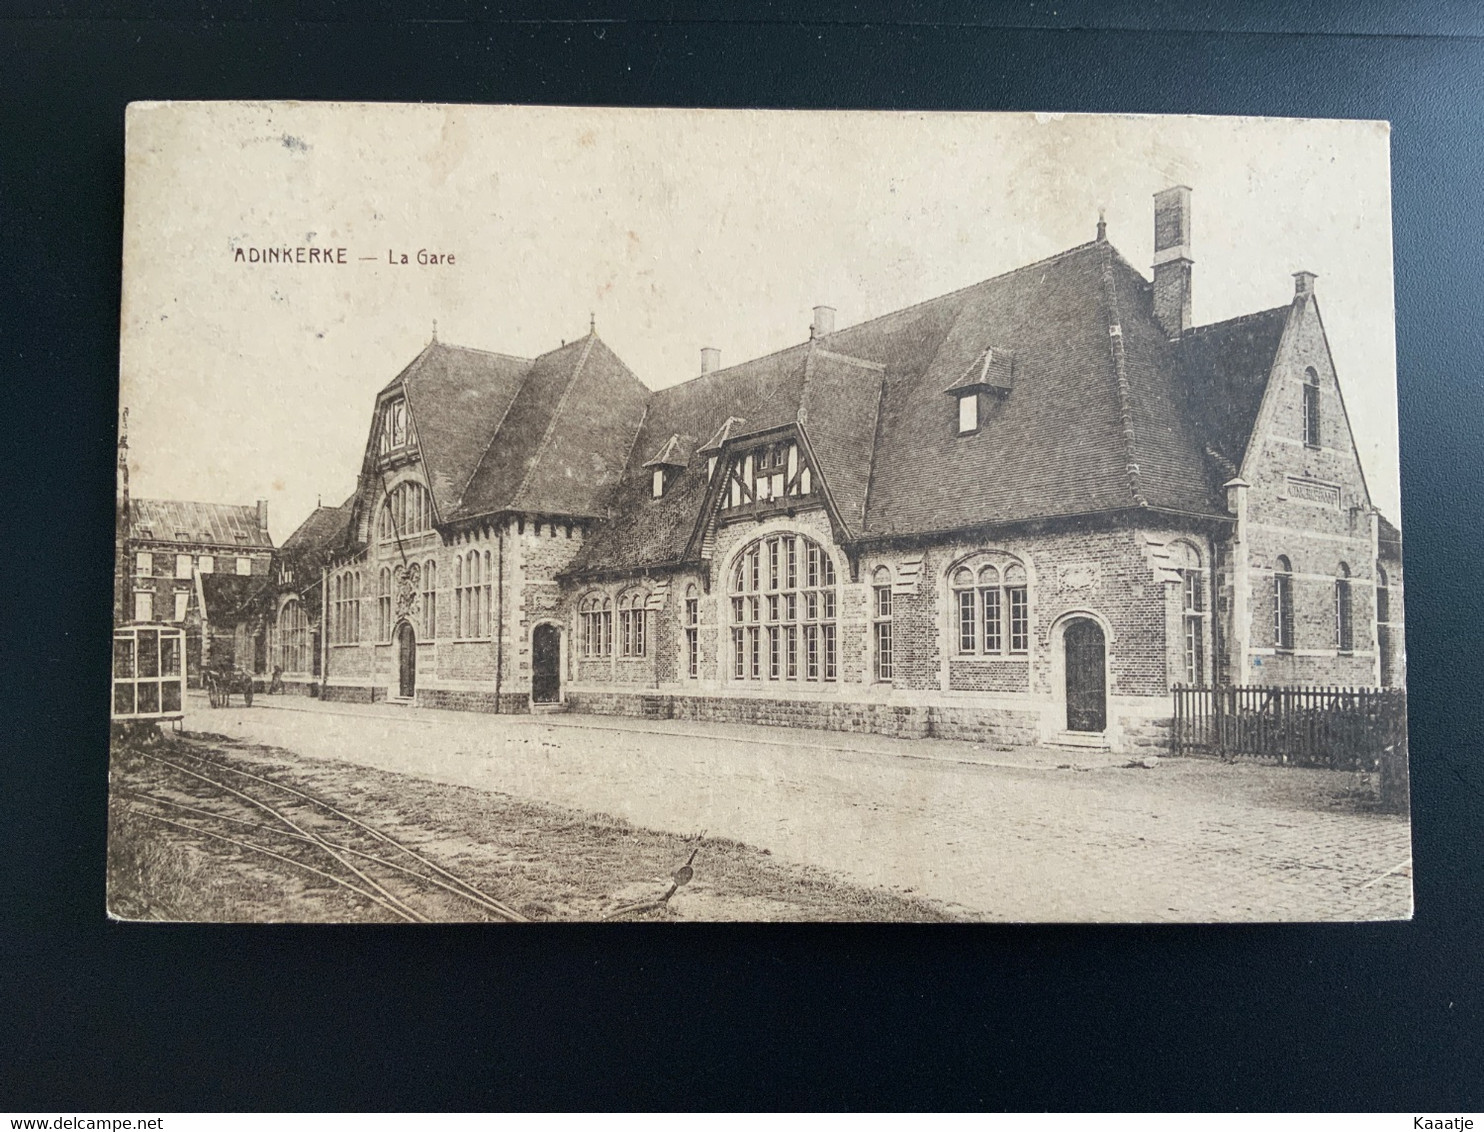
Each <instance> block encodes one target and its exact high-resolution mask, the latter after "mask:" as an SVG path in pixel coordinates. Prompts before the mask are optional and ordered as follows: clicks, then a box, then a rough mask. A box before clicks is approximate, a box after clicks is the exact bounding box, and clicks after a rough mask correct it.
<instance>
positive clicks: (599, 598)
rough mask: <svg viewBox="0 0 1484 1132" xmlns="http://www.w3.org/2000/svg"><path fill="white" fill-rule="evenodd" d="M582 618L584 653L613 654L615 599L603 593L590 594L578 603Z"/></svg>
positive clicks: (597, 655) (598, 655)
mask: <svg viewBox="0 0 1484 1132" xmlns="http://www.w3.org/2000/svg"><path fill="white" fill-rule="evenodd" d="M577 616H578V618H579V619H580V620H581V631H582V655H583V656H592V657H600V656H612V655H613V599H612V598H609V597H607V596H605V595H603V594H597V593H595V594H588V596H587V597H585V598H583V599H582V600H581V601H580V602H578V603H577Z"/></svg>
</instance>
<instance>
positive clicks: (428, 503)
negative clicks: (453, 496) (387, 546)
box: [376, 480, 433, 542]
mask: <svg viewBox="0 0 1484 1132" xmlns="http://www.w3.org/2000/svg"><path fill="white" fill-rule="evenodd" d="M432 529H433V497H432V496H431V495H429V494H428V489H427V488H425V487H424V486H423V485H422V484H420V483H414V482H412V481H410V480H409V481H408V482H407V483H402V484H398V485H397V486H396V487H394V488H393V489H392V491H391V494H389V495H388V496H387V499H386V502H385V503H384V504H383V505H382V508H381V515H380V517H379V518H378V519H377V522H376V537H377V539H378V540H380V541H381V542H394V541H396V540H397V539H399V538H408V537H410V536H412V535H420V534H422V533H423V532H424V531H430V530H432Z"/></svg>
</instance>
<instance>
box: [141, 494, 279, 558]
mask: <svg viewBox="0 0 1484 1132" xmlns="http://www.w3.org/2000/svg"><path fill="white" fill-rule="evenodd" d="M129 513H130V520H131V525H130V530H131V531H132V532H133V534H134V536H135V537H136V538H144V537H148V538H149V539H150V540H151V541H153V542H183V543H208V544H215V545H228V546H237V547H245V548H247V549H249V550H271V549H272V547H273V540H272V538H270V537H269V535H268V529H267V528H266V527H260V526H258V509H257V508H256V507H255V506H251V505H244V504H236V503H191V502H184V501H181V500H176V499H133V500H130V503H129ZM144 531H148V532H149V535H148V536H145V535H144V534H143V532H144Z"/></svg>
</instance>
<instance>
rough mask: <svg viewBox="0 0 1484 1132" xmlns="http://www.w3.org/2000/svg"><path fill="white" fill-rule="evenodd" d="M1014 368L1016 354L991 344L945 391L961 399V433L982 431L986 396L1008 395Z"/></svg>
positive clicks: (959, 410) (962, 434) (1002, 396)
mask: <svg viewBox="0 0 1484 1132" xmlns="http://www.w3.org/2000/svg"><path fill="white" fill-rule="evenodd" d="M1014 370H1015V358H1014V355H1012V354H1011V353H1010V352H1009V351H1008V350H998V349H995V348H994V347H992V346H991V347H988V348H986V349H985V351H984V352H983V353H982V354H980V355H979V356H978V357H977V358H975V359H974V361H973V363H972V364H971V365H970V366H969V368H968V369H966V370H965V371H964V372H963V375H962V376H961V377H960V378H959V379H958V380H957V381H956V382H954V383H953V384H952V385H950V386H949V387H948V388H947V389H945V390H944V391H943V392H945V393H947V394H948V395H949V396H950V397H953V398H955V399H956V400H957V402H958V435H959V436H969V435H971V434H973V433H976V432H978V431H979V426H980V423H981V422H982V420H983V417H984V414H985V404H986V398H989V397H993V398H995V399H996V400H998V399H1002V398H1004V397H1008V396H1009V394H1010V389H1011V385H1012V379H1013V376H1014Z"/></svg>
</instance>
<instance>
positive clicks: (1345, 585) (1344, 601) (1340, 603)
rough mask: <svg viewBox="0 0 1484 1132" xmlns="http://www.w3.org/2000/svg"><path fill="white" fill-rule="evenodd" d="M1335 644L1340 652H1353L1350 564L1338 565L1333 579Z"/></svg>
mask: <svg viewBox="0 0 1484 1132" xmlns="http://www.w3.org/2000/svg"><path fill="white" fill-rule="evenodd" d="M1335 643H1336V644H1337V645H1338V646H1339V649H1340V651H1341V652H1354V651H1355V607H1354V601H1353V598H1352V596H1351V592H1350V564H1349V563H1347V562H1341V563H1340V570H1339V577H1337V578H1336V579H1335Z"/></svg>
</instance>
